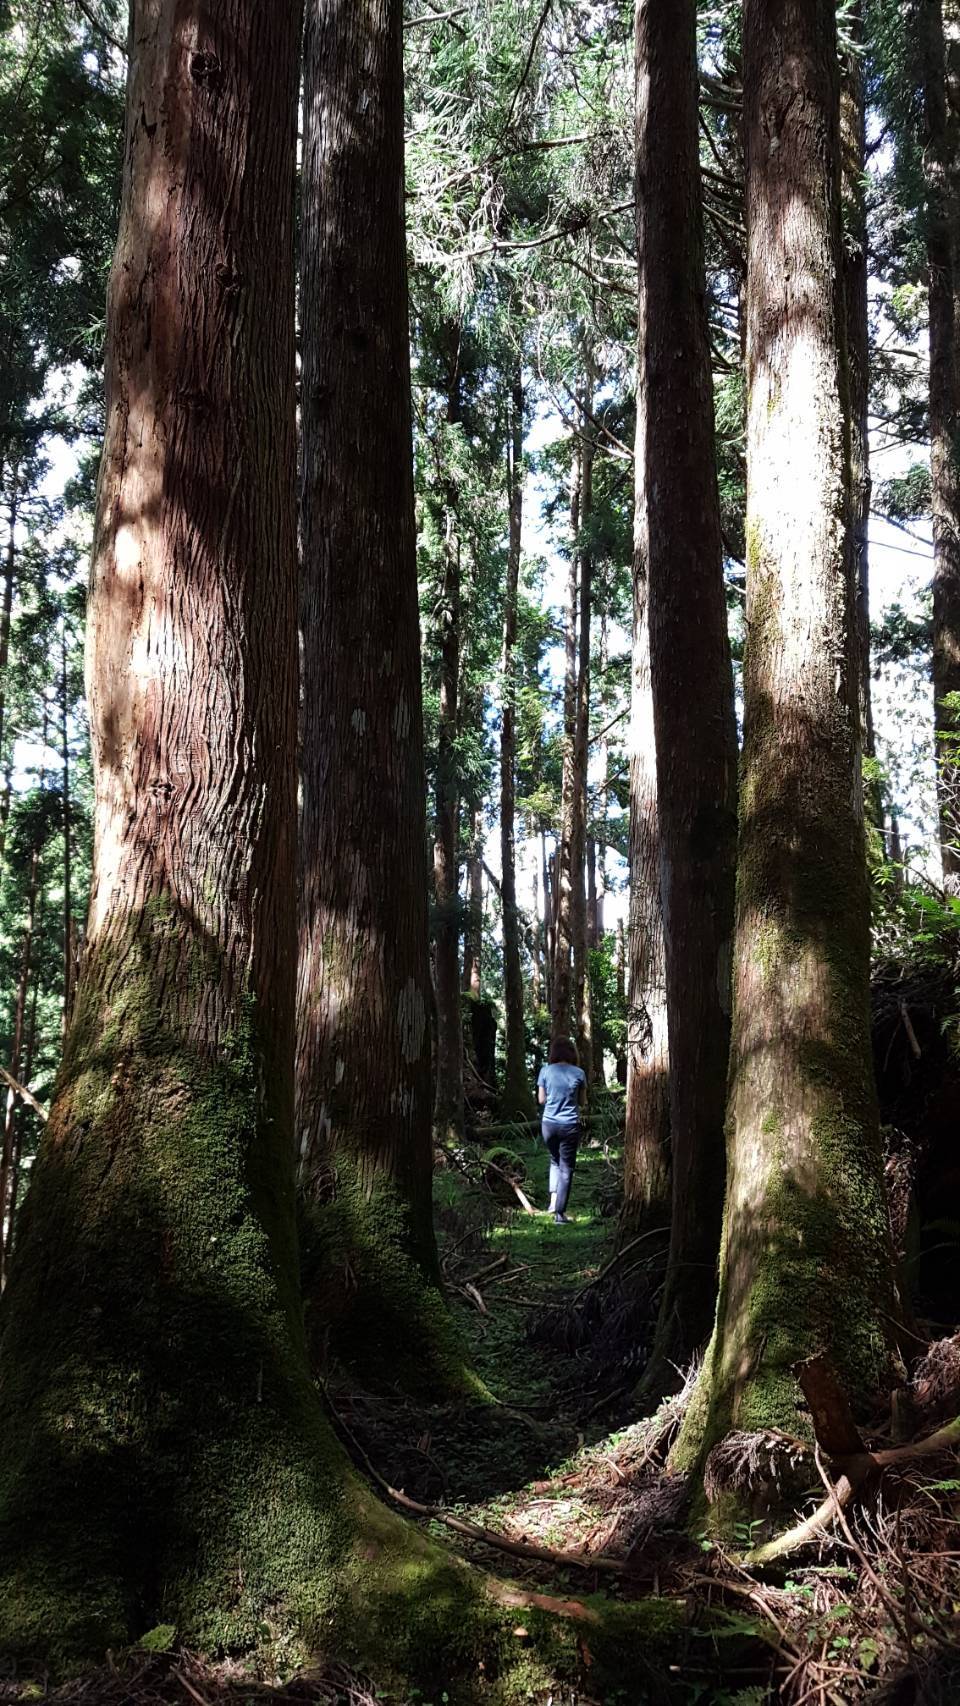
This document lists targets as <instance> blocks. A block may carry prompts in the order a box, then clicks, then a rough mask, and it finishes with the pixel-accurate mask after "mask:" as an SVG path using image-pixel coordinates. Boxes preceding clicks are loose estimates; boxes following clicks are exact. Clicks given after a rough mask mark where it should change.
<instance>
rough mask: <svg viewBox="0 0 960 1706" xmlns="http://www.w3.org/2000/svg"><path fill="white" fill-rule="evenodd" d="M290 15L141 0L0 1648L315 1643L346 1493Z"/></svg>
mask: <svg viewBox="0 0 960 1706" xmlns="http://www.w3.org/2000/svg"><path fill="white" fill-rule="evenodd" d="M299 23H300V19H299V8H298V5H297V4H296V3H295V0H291V3H290V4H284V3H277V4H274V5H272V6H271V7H270V8H269V9H265V8H264V7H262V6H260V5H258V4H255V3H254V0H232V3H231V4H230V5H229V6H228V5H226V4H219V3H218V4H213V5H205V6H202V7H201V6H198V5H188V4H184V3H183V0H137V4H136V5H135V7H134V9H133V18H132V27H131V33H130V60H129V72H128V90H127V126H126V148H125V170H124V184H123V199H122V212H121V227H120V235H119V240H118V245H117V250H116V255H115V260H114V265H113V270H112V274H111V282H110V295H109V308H108V345H107V411H106V421H107V426H106V443H105V448H104V454H103V464H102V471H101V478H100V484H99V497H98V506H97V522H96V542H95V547H94V558H93V569H92V586H91V595H90V605H89V628H88V635H89V641H88V689H89V700H90V715H91V730H92V740H93V754H94V763H95V777H96V806H95V852H94V871H93V886H92V895H91V903H90V914H89V929H88V934H87V941H86V949H85V956H84V964H83V971H82V977H81V982H80V986H79V989H78V991H77V999H76V1001H75V1004H74V1009H73V1015H72V1018H71V1022H70V1025H69V1029H68V1034H67V1038H66V1046H65V1054H64V1060H63V1066H62V1069H61V1072H60V1075H59V1078H58V1081H57V1086H56V1091H55V1095H54V1102H53V1107H52V1110H51V1115H50V1120H49V1123H48V1126H47V1128H46V1131H45V1135H44V1139H43V1143H42V1147H41V1151H40V1154H39V1157H38V1160H37V1162H36V1165H35V1167H34V1169H33V1176H32V1179H31V1184H30V1190H29V1193H28V1197H27V1200H26V1202H25V1204H24V1207H23V1211H22V1215H21V1222H20V1229H19V1237H18V1241H17V1246H16V1250H15V1252H14V1258H13V1262H12V1268H11V1276H10V1282H9V1284H8V1287H7V1291H6V1293H5V1298H4V1305H3V1337H2V1348H0V1426H2V1430H3V1438H4V1442H5V1446H4V1452H3V1461H2V1465H0V1650H2V1651H4V1652H9V1651H14V1652H21V1653H30V1654H39V1655H40V1656H43V1657H45V1658H47V1659H49V1660H51V1661H54V1662H56V1661H57V1660H58V1659H60V1658H62V1657H63V1656H64V1655H68V1656H73V1657H76V1656H82V1657H94V1656H98V1655H101V1654H102V1652H103V1650H104V1648H105V1647H107V1646H112V1647H116V1646H120V1645H123V1644H125V1643H126V1642H128V1641H130V1640H132V1639H134V1638H136V1637H137V1636H138V1635H140V1634H142V1633H144V1631H145V1630H146V1629H148V1628H150V1627H151V1625H154V1624H157V1623H159V1622H161V1621H162V1622H164V1623H169V1624H172V1625H175V1626H176V1627H177V1629H178V1631H179V1632H180V1633H181V1635H182V1636H183V1638H184V1639H187V1640H188V1641H190V1642H191V1643H194V1644H196V1645H198V1646H202V1647H204V1648H205V1649H208V1650H209V1649H216V1648H218V1647H221V1646H222V1647H225V1648H228V1649H229V1648H234V1647H239V1646H244V1645H247V1644H254V1643H256V1642H258V1641H260V1640H261V1639H262V1638H263V1630H264V1627H265V1625H266V1624H268V1623H269V1624H270V1626H271V1627H272V1628H273V1629H274V1630H275V1631H276V1634H277V1637H278V1638H279V1639H281V1640H282V1639H283V1637H284V1633H285V1631H289V1629H290V1627H291V1625H292V1626H293V1627H295V1628H300V1629H302V1630H303V1631H304V1632H305V1633H306V1634H308V1635H309V1636H310V1637H311V1638H312V1637H313V1636H315V1635H317V1634H319V1631H320V1628H321V1625H322V1622H323V1619H324V1617H325V1615H326V1613H327V1612H328V1610H329V1605H330V1591H331V1579H332V1578H331V1572H332V1570H333V1569H334V1568H335V1566H336V1562H337V1559H338V1557H340V1556H341V1555H343V1553H344V1547H345V1544H346V1539H347V1535H348V1530H347V1526H346V1515H347V1510H348V1505H349V1494H348V1483H347V1479H346V1475H345V1470H344V1468H343V1467H342V1466H341V1461H340V1457H339V1453H338V1451H337V1450H336V1448H335V1447H334V1445H333V1442H332V1439H331V1436H330V1435H329V1434H328V1432H327V1429H326V1426H325V1424H324V1423H323V1421H322V1419H321V1416H320V1413H319V1411H318V1408H317V1402H316V1398H315V1396H314V1393H313V1391H312V1388H311V1385H310V1382H309V1379H308V1376H307V1370H306V1364H305V1359H304V1354H303V1343H302V1326H301V1317H300V1306H299V1299H298V1286H297V1265H296V1247H295V1237H294V1169H293V1070H292V1068H293V1002H294V976H295V962H296V935H295V916H294V910H295V903H294V896H295V854H296V845H295V842H296V836H295V776H294V755H295V733H296V728H295V723H296V609H295V585H296V536H295V492H294V461H295V458H294V347H293V170H294V146H295V134H296V124H295V121H296V100H297V58H298V43H299Z"/></svg>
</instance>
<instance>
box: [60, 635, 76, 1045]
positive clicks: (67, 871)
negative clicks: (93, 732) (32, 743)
mask: <svg viewBox="0 0 960 1706" xmlns="http://www.w3.org/2000/svg"><path fill="white" fill-rule="evenodd" d="M67 687H68V678H67V630H66V625H64V627H63V629H62V631H61V634H60V778H61V780H60V786H61V790H62V795H63V1024H64V1029H66V1027H67V1025H68V1024H69V1022H70V1014H71V1013H72V1011H73V983H74V968H75V964H76V958H75V952H74V950H75V943H74V932H73V813H72V810H71V805H70V739H69V727H68V717H67Z"/></svg>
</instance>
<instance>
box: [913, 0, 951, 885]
mask: <svg viewBox="0 0 960 1706" xmlns="http://www.w3.org/2000/svg"><path fill="white" fill-rule="evenodd" d="M916 22H917V27H918V42H919V49H920V56H921V74H922V80H923V110H924V138H923V141H924V170H925V173H926V188H927V206H926V239H927V275H928V299H929V321H930V333H929V336H930V402H929V409H930V482H931V496H932V508H933V692H934V703H935V710H934V729H935V732H936V740H937V798H938V803H939V809H940V852H941V857H942V860H943V872H944V879H945V882H946V884H947V886H948V887H949V888H950V889H956V888H957V886H958V882H960V700H958V699H955V698H954V695H957V694H960V348H958V319H960V315H958V302H960V232H958V218H960V114H958V113H957V112H955V111H954V110H953V106H952V103H951V100H950V98H949V90H948V80H947V61H946V46H945V41H944V6H943V0H919V4H918V6H917V8H916Z"/></svg>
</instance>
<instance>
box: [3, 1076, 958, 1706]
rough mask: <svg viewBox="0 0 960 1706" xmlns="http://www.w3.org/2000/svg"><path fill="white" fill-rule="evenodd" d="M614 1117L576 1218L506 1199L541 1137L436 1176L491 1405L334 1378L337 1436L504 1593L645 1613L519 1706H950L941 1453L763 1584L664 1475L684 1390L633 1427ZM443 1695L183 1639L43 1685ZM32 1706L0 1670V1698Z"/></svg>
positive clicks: (638, 1364)
mask: <svg viewBox="0 0 960 1706" xmlns="http://www.w3.org/2000/svg"><path fill="white" fill-rule="evenodd" d="M611 1108H612V1113H611V1115H610V1116H608V1117H606V1118H600V1119H599V1120H597V1121H596V1122H595V1123H594V1126H593V1128H592V1132H591V1135H590V1136H589V1137H588V1140H587V1142H586V1143H585V1145H584V1147H583V1149H582V1151H581V1157H580V1161H579V1165H578V1170H577V1174H576V1178H575V1181H574V1189H573V1194H572V1197H571V1202H570V1207H569V1213H570V1215H571V1224H570V1225H568V1226H556V1225H554V1223H553V1220H552V1217H549V1216H548V1215H546V1214H545V1213H543V1212H537V1213H530V1212H528V1211H527V1209H525V1208H524V1207H523V1206H521V1203H520V1200H519V1198H518V1196H517V1194H516V1189H515V1187H516V1186H517V1185H519V1188H520V1191H521V1192H522V1193H523V1195H524V1196H525V1197H526V1198H527V1200H528V1202H529V1203H530V1204H531V1205H532V1206H534V1207H537V1206H539V1208H540V1209H541V1210H542V1209H543V1208H544V1207H545V1205H546V1202H547V1157H546V1153H545V1151H544V1149H543V1146H542V1144H541V1143H540V1142H539V1140H538V1138H537V1137H536V1134H535V1133H533V1132H530V1131H525V1130H523V1129H522V1128H513V1129H512V1130H502V1129H501V1130H496V1131H495V1130H491V1131H489V1132H488V1133H486V1134H484V1136H483V1138H482V1140H478V1141H477V1143H476V1144H475V1145H472V1146H470V1148H469V1151H468V1153H467V1154H466V1155H465V1156H461V1157H459V1158H458V1161H457V1164H455V1165H454V1164H451V1165H450V1166H445V1167H444V1168H443V1169H442V1170H441V1171H440V1172H439V1174H438V1180H437V1186H438V1188H437V1203H438V1233H439V1240H440V1254H441V1262H442V1266H443V1271H444V1276H445V1280H446V1284H447V1288H448V1293H449V1295H450V1298H451V1307H452V1309H453V1311H454V1314H455V1317H456V1320H457V1322H458V1323H459V1326H460V1328H461V1331H462V1336H463V1339H464V1342H465V1344H466V1346H467V1347H468V1351H469V1355H470V1357H471V1359H472V1362H473V1366H474V1368H475V1370H476V1372H477V1373H478V1374H479V1375H480V1376H481V1378H482V1379H483V1381H484V1382H485V1384H486V1385H487V1387H488V1388H489V1390H490V1392H491V1393H492V1394H493V1397H494V1399H495V1402H493V1403H487V1404H478V1403H471V1404H463V1403H461V1404H448V1405H442V1406H424V1405H422V1404H419V1405H418V1404H415V1403H414V1402H412V1401H411V1400H409V1399H407V1398H405V1397H404V1396H403V1395H402V1394H401V1393H399V1392H398V1391H397V1390H396V1389H395V1388H392V1389H389V1390H383V1391H379V1392H373V1391H369V1390H366V1389H360V1388H358V1386H357V1384H356V1382H355V1380H352V1379H351V1377H350V1376H349V1374H348V1373H347V1372H345V1371H339V1372H337V1371H333V1370H331V1371H330V1374H329V1377H328V1379H327V1381H326V1383H325V1387H324V1391H325V1396H326V1399H327V1403H328V1405H329V1408H330V1411H331V1414H332V1416H333V1418H334V1420H335V1422H336V1425H337V1427H338V1429H339V1431H340V1433H341V1437H342V1439H343V1441H344V1444H345V1445H346V1447H347V1449H348V1451H349V1452H350V1453H351V1455H352V1456H353V1457H354V1460H355V1462H356V1463H357V1466H358V1468H359V1469H360V1470H361V1472H362V1473H364V1474H366V1475H367V1476H368V1477H369V1478H370V1479H371V1480H372V1481H373V1482H374V1484H375V1485H377V1486H378V1489H379V1491H380V1492H381V1494H382V1495H383V1496H384V1497H385V1498H386V1499H387V1500H388V1502H390V1503H391V1504H393V1505H394V1506H395V1507H399V1508H400V1509H403V1510H405V1512H406V1514H407V1516H408V1517H409V1518H410V1520H411V1521H416V1522H418V1523H420V1524H421V1525H422V1526H424V1527H426V1528H427V1529H428V1531H429V1532H430V1534H431V1535H432V1536H433V1537H434V1538H436V1539H437V1540H439V1541H441V1542H442V1543H443V1544H444V1545H446V1546H448V1547H450V1548H451V1549H452V1550H454V1551H455V1552H457V1553H458V1554H459V1555H461V1556H463V1557H465V1558H467V1559H469V1560H470V1561H472V1562H474V1563H476V1564H477V1565H479V1566H481V1567H482V1568H483V1569H484V1570H485V1571H487V1572H489V1573H490V1574H492V1575H495V1576H498V1577H500V1578H508V1579H509V1580H510V1581H511V1582H512V1583H513V1584H515V1586H516V1589H517V1592H518V1595H519V1596H520V1603H521V1605H522V1603H523V1597H524V1596H527V1598H528V1599H529V1601H530V1603H531V1605H532V1604H535V1603H536V1600H537V1596H538V1595H549V1596H551V1597H552V1598H553V1599H554V1600H558V1599H559V1600H562V1601H563V1603H564V1604H565V1605H566V1606H568V1607H573V1608H574V1611H575V1610H576V1608H577V1607H578V1606H579V1607H581V1608H586V1610H587V1611H588V1613H589V1615H590V1616H591V1617H593V1616H595V1615H596V1612H597V1610H598V1608H599V1609H600V1610H601V1612H602V1610H603V1608H604V1607H614V1608H615V1607H620V1608H621V1609H626V1608H627V1607H629V1608H630V1609H631V1611H633V1612H637V1613H642V1614H643V1616H644V1617H645V1619H646V1622H647V1626H648V1627H649V1631H650V1635H649V1640H648V1642H647V1643H646V1646H645V1648H644V1650H643V1651H642V1652H641V1654H640V1657H639V1659H638V1656H637V1648H636V1645H634V1646H633V1647H632V1648H631V1659H630V1662H629V1665H628V1666H627V1667H625V1668H624V1671H623V1673H622V1674H620V1675H616V1674H613V1675H612V1674H611V1672H610V1670H609V1667H607V1668H606V1670H604V1667H603V1665H602V1664H596V1665H595V1663H594V1655H593V1652H592V1650H591V1643H592V1642H593V1640H594V1637H593V1635H592V1634H591V1632H590V1624H589V1621H587V1622H585V1623H584V1624H583V1625H581V1624H580V1623H578V1622H575V1623H574V1624H573V1625H572V1629H573V1631H574V1633H573V1636H572V1638H571V1639H570V1640H569V1641H568V1643H567V1648H566V1654H567V1657H566V1659H565V1660H563V1661H562V1662H561V1663H560V1664H559V1666H558V1667H557V1669H556V1674H555V1675H554V1676H553V1678H552V1680H551V1681H550V1683H549V1685H545V1684H544V1683H543V1680H542V1671H541V1672H540V1673H539V1676H538V1673H537V1667H536V1665H533V1666H532V1667H531V1676H538V1680H536V1681H533V1682H531V1684H530V1685H529V1686H527V1687H524V1688H522V1689H521V1691H520V1692H519V1693H518V1694H517V1696H516V1706H646V1703H650V1706H660V1703H661V1702H662V1703H664V1706H673V1703H676V1706H767V1703H768V1702H769V1703H771V1706H773V1703H774V1702H780V1701H782V1702H785V1703H787V1706H847V1703H848V1702H855V1701H861V1700H864V1701H870V1702H873V1703H875V1706H880V1703H882V1706H915V1703H916V1706H920V1703H927V1706H948V1703H951V1706H955V1703H956V1702H960V1622H958V1619H960V1570H958V1561H960V1480H958V1479H953V1478H952V1477H953V1476H954V1475H956V1473H957V1468H956V1462H955V1460H953V1462H952V1463H951V1462H950V1461H948V1462H947V1463H946V1464H944V1463H942V1462H940V1461H931V1462H930V1464H929V1465H928V1466H927V1467H926V1469H925V1472H924V1473H923V1474H922V1475H917V1474H913V1475H912V1476H910V1477H909V1478H907V1477H903V1478H901V1479H900V1480H899V1481H897V1482H896V1483H895V1484H894V1485H893V1486H889V1485H888V1486H886V1488H885V1491H884V1493H883V1496H882V1497H880V1496H879V1495H878V1497H876V1498H875V1499H874V1500H872V1502H871V1503H870V1504H869V1506H868V1505H866V1504H865V1505H863V1506H862V1507H860V1508H859V1509H858V1510H856V1511H854V1510H851V1512H850V1514H849V1516H848V1518H845V1519H844V1524H845V1526H844V1529H843V1531H842V1532H841V1533H840V1534H839V1535H834V1536H831V1537H829V1538H828V1537H827V1536H826V1535H824V1536H823V1538H822V1540H821V1542H820V1543H819V1544H818V1545H817V1546H815V1547H808V1548H807V1550H806V1551H804V1552H802V1553H799V1554H797V1555H796V1556H795V1557H792V1558H790V1559H789V1560H787V1561H786V1562H785V1564H784V1565H781V1566H780V1567H779V1568H774V1569H771V1570H768V1571H767V1572H765V1573H764V1574H763V1576H762V1577H758V1575H757V1574H756V1573H751V1572H750V1571H748V1570H747V1569H746V1568H744V1567H743V1565H742V1563H741V1562H740V1561H739V1557H738V1553H742V1552H743V1550H744V1549H745V1548H746V1546H748V1545H749V1544H750V1543H752V1542H753V1541H755V1540H756V1539H757V1538H758V1536H757V1535H756V1534H755V1533H753V1532H752V1529H753V1528H754V1527H756V1525H751V1531H747V1530H745V1531H744V1532H743V1534H739V1533H738V1534H737V1536H736V1537H735V1540H734V1542H733V1543H731V1545H730V1546H729V1547H728V1548H724V1547H722V1546H720V1545H718V1544H716V1543H715V1542H714V1541H713V1540H711V1539H709V1538H707V1536H706V1535H705V1534H703V1535H698V1534H697V1532H696V1529H695V1525H691V1521H690V1514H689V1503H688V1499H687V1493H686V1489H685V1487H684V1484H683V1482H682V1481H681V1480H680V1479H678V1478H677V1477H673V1476H670V1475H669V1474H668V1473H667V1472H666V1469H665V1464H664V1459H665V1455H666V1450H667V1448H668V1446H669V1443H670V1440H671V1438H672V1437H673V1434H674V1432H675V1430H676V1427H677V1425H678V1422H679V1419H680V1416H681V1414H682V1407H683V1394H681V1395H680V1396H679V1397H678V1398H677V1399H675V1400H673V1401H671V1402H668V1403H667V1404H665V1405H664V1406H662V1407H661V1409H660V1410H659V1411H658V1412H657V1414H656V1415H655V1416H653V1417H640V1416H638V1414H637V1406H636V1404H635V1402H634V1399H633V1393H634V1390H635V1388H636V1384H637V1381H638V1378H639V1376H640V1374H641V1372H642V1368H643V1362H644V1358H645V1355H646V1352H647V1349H648V1347H649V1343H650V1339H651V1336H652V1328H653V1321H654V1316H655V1310H656V1300H657V1289H658V1284H659V1272H660V1265H661V1263H662V1244H660V1241H659V1240H658V1239H657V1238H656V1237H652V1238H650V1239H648V1240H645V1241H644V1242H642V1243H638V1244H637V1245H636V1246H635V1247H634V1248H633V1249H632V1250H631V1251H630V1252H628V1254H627V1255H626V1256H625V1257H624V1258H623V1259H622V1260H616V1261H615V1260H614V1254H615V1235H616V1210H617V1208H618V1206H619V1201H620V1195H621V1172H620V1168H621V1158H620V1153H619V1146H618V1135H617V1123H618V1122H617V1119H616V1103H615V1102H613V1103H612V1104H611ZM511 1179H512V1180H513V1183H511V1182H510V1181H511ZM658 1245H659V1248H658ZM944 1342H945V1343H949V1344H951V1345H952V1344H954V1343H955V1341H944ZM956 1344H957V1356H958V1359H960V1340H958V1341H956ZM813 1502H814V1503H816V1500H814V1501H813ZM517 1618H518V1621H517V1624H516V1628H515V1630H514V1634H515V1637H516V1639H517V1641H518V1643H520V1644H521V1645H522V1644H524V1643H529V1644H530V1645H531V1647H532V1646H533V1642H532V1639H531V1637H530V1636H529V1635H528V1632H527V1630H526V1628H525V1625H524V1613H523V1611H522V1610H520V1611H518V1613H517ZM601 1673H602V1679H601ZM268 1684H269V1685H270V1686H268ZM450 1686H451V1689H453V1692H448V1691H447V1690H446V1689H444V1690H443V1691H441V1692H440V1693H439V1694H437V1695H436V1697H434V1696H431V1698H430V1699H429V1700H425V1699H424V1697H423V1696H422V1695H421V1694H418V1693H417V1692H416V1691H415V1690H414V1691H411V1693H410V1694H409V1696H408V1697H400V1696H398V1695H397V1694H396V1693H391V1694H389V1695H385V1694H383V1693H382V1692H378V1691H377V1689H376V1687H375V1685H374V1683H373V1682H372V1681H370V1680H369V1679H366V1678H362V1677H359V1676H357V1675H355V1674H354V1673H352V1672H351V1671H350V1670H348V1669H345V1668H342V1667H338V1666H333V1667H332V1668H330V1669H329V1670H327V1671H325V1672H324V1673H323V1675H322V1676H319V1677H318V1676H313V1677H311V1678H310V1679H309V1680H308V1679H306V1678H303V1677H296V1678H288V1679H284V1678H282V1677H277V1678H269V1679H267V1678H263V1677H261V1678H260V1679H258V1680H256V1681H253V1680H251V1678H250V1677H249V1676H248V1675H246V1674H244V1673H243V1672H242V1671H241V1670H239V1669H237V1668H234V1667H231V1666H229V1665H227V1666H219V1667H217V1666H209V1665H203V1664H201V1663H199V1662H198V1661H195V1660H194V1659H192V1658H191V1657H190V1655H187V1654H179V1655H165V1656H164V1655H161V1656H155V1655H147V1654H141V1655H130V1656H128V1658H127V1659H126V1660H125V1661H124V1662H123V1663H122V1664H121V1665H119V1666H118V1667H115V1668H114V1669H112V1670H111V1673H110V1675H109V1676H105V1675H101V1676H100V1677H99V1679H86V1680H85V1681H82V1682H79V1683H77V1684H74V1685H71V1686H69V1687H67V1688H64V1689H61V1690H58V1691H57V1692H56V1695H55V1696H54V1697H55V1698H56V1699H57V1700H58V1702H60V1703H61V1706H95V1703H96V1706H100V1703H102V1706H173V1703H176V1706H254V1703H255V1702H256V1703H257V1706H259V1703H260V1702H264V1701H266V1700H271V1701H274V1702H276V1701H287V1702H295V1701H299V1702H302V1703H305V1702H314V1703H318V1706H385V1702H386V1701H387V1700H389V1702H390V1706H460V1700H459V1697H458V1695H457V1692H456V1690H455V1688H454V1685H453V1683H452V1682H451V1685H450ZM54 1697H52V1698H54ZM25 1698H27V1696H25V1695H24V1694H22V1693H9V1692H8V1693H6V1694H5V1693H4V1689H3V1685H2V1681H0V1700H5V1699H16V1700H23V1699H25ZM472 1699H473V1696H471V1701H472ZM509 1706H514V1701H513V1699H512V1697H511V1700H510V1703H509Z"/></svg>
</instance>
